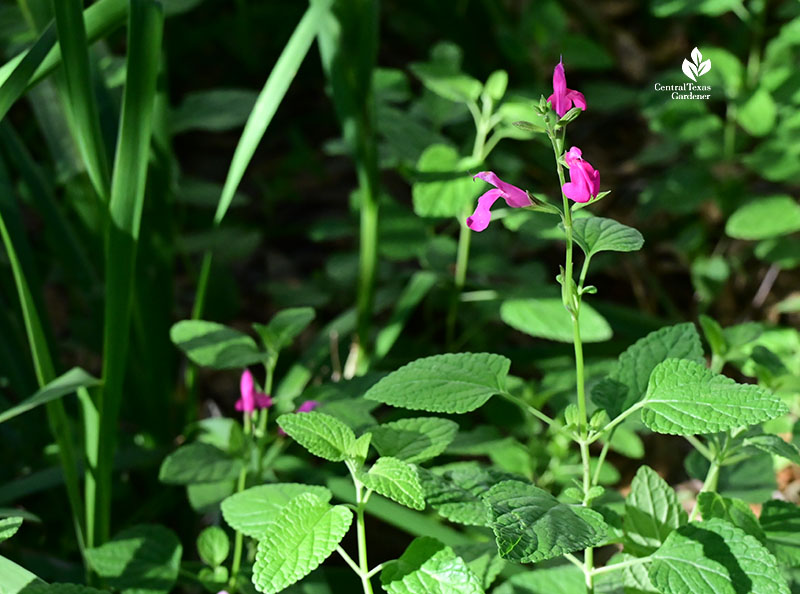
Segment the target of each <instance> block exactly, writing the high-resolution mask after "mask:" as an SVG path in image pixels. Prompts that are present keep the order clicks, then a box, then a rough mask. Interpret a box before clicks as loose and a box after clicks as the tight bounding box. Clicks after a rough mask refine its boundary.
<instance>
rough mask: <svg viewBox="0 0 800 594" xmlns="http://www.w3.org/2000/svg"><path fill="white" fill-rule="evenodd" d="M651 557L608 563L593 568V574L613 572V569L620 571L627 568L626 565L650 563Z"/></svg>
mask: <svg viewBox="0 0 800 594" xmlns="http://www.w3.org/2000/svg"><path fill="white" fill-rule="evenodd" d="M649 562H650V557H649V556H648V557H640V558H637V559H629V560H628V561H620V562H619V563H614V564H613V565H606V566H605V567H598V568H597V569H594V570H592V575H593V576H594V575H602V574H604V573H611V572H613V571H618V570H620V569H625V568H626V567H633V566H634V565H641V564H642V563H649Z"/></svg>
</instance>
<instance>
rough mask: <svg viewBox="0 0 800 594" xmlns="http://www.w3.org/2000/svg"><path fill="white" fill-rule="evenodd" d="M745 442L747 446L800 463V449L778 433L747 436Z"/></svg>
mask: <svg viewBox="0 0 800 594" xmlns="http://www.w3.org/2000/svg"><path fill="white" fill-rule="evenodd" d="M743 444H744V445H746V446H753V447H755V448H758V449H759V450H761V451H762V452H767V453H768V454H774V455H776V456H780V457H781V458H786V459H787V460H789V462H792V463H793V464H800V450H798V449H797V446H796V445H794V444H793V443H790V442H787V441H785V440H783V439H782V438H781V437H780V436H778V435H770V434H768V433H764V434H762V435H754V436H752V437H746V438H745V440H744V442H743Z"/></svg>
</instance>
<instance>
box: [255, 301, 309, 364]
mask: <svg viewBox="0 0 800 594" xmlns="http://www.w3.org/2000/svg"><path fill="white" fill-rule="evenodd" d="M315 316H316V314H315V313H314V310H313V308H311V307H292V308H289V309H283V310H281V311H279V312H278V313H276V314H275V315H274V316H272V319H271V320H270V321H269V324H267V325H266V326H265V325H263V324H253V327H254V328H255V330H256V332H258V334H259V336H261V340H262V341H263V342H264V346H266V347H267V350H269V351H271V352H273V353H277V352H278V351H280V350H281V349H283V348H285V347H287V346H289V345H290V344H292V341H293V340H294V339H295V338H296V337H297V336H298V335H299V334H300V333H301V332H302V331H303V330H305V329H306V327H307V326H308V325H309V324H310V323H311V322H312V321H314V317H315Z"/></svg>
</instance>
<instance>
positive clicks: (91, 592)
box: [2, 583, 130, 594]
mask: <svg viewBox="0 0 800 594" xmlns="http://www.w3.org/2000/svg"><path fill="white" fill-rule="evenodd" d="M2 592H3V594H13V593H14V592H17V590H13V589H12V590H10V591H6V590H2ZM128 592H130V590H128ZM19 594H108V590H98V589H97V588H90V587H89V586H82V585H80V584H64V583H59V584H44V583H38V584H32V585H30V586H27V587H26V588H24V589H23V590H20V591H19Z"/></svg>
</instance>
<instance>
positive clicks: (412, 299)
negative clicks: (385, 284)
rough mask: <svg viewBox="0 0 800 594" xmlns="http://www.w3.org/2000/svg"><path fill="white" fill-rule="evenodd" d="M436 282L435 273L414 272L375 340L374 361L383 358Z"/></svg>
mask: <svg viewBox="0 0 800 594" xmlns="http://www.w3.org/2000/svg"><path fill="white" fill-rule="evenodd" d="M435 284H436V275H435V274H434V273H432V272H429V271H426V270H420V271H418V272H415V273H414V275H413V276H412V277H411V279H410V280H409V281H408V284H407V285H406V287H405V289H403V293H402V294H401V295H400V297H399V298H398V300H397V303H395V306H394V310H393V311H392V317H391V318H390V319H389V323H388V324H386V326H385V327H384V328H383V329H382V330H381V331H380V332H379V333H378V337H377V339H376V340H375V361H380V360H381V359H383V358H384V357H385V356H386V355H387V354H388V352H389V351H390V350H391V348H392V347H393V346H394V343H395V342H396V341H397V339H398V338H399V337H400V333H401V332H402V331H403V327H404V326H405V325H406V322H407V321H408V318H409V317H410V316H411V313H412V312H413V311H414V309H415V308H416V307H417V305H419V302H420V301H422V300H423V299H424V298H425V295H427V294H428V291H430V290H431V289H432V288H433V285H435Z"/></svg>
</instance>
